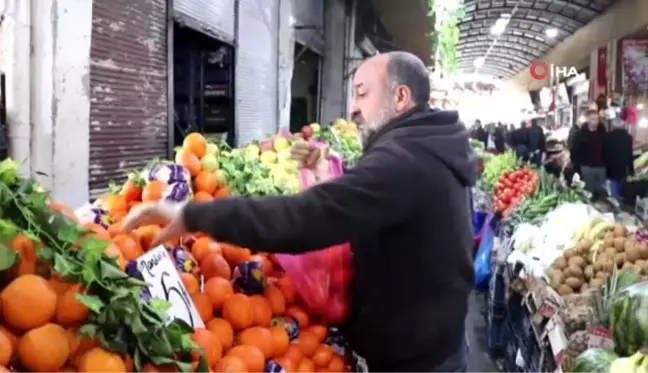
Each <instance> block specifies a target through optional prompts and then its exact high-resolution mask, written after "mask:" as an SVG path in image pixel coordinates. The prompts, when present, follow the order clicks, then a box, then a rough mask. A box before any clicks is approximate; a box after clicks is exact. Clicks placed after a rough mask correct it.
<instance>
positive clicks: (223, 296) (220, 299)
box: [203, 277, 234, 311]
mask: <svg viewBox="0 0 648 373" xmlns="http://www.w3.org/2000/svg"><path fill="white" fill-rule="evenodd" d="M203 292H204V293H205V294H207V296H208V297H209V299H210V300H211V302H212V306H213V307H214V311H218V310H220V309H221V307H222V306H223V303H225V301H226V300H227V299H228V298H229V297H231V296H232V295H234V289H233V288H232V284H231V283H230V282H229V281H228V280H226V279H224V278H223V277H212V278H210V279H209V280H207V282H205V288H204V289H203Z"/></svg>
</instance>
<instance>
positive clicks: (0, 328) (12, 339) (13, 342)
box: [0, 325, 20, 351]
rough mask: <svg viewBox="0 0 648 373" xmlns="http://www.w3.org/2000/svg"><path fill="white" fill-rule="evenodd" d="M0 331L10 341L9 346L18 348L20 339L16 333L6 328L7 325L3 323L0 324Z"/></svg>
mask: <svg viewBox="0 0 648 373" xmlns="http://www.w3.org/2000/svg"><path fill="white" fill-rule="evenodd" d="M0 333H1V334H4V336H5V337H7V338H9V341H10V342H11V346H13V350H14V351H16V349H17V348H18V340H19V339H20V338H18V336H17V335H16V333H14V332H13V331H11V330H9V329H7V327H5V326H4V325H0Z"/></svg>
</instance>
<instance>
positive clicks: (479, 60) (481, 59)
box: [474, 57, 486, 68]
mask: <svg viewBox="0 0 648 373" xmlns="http://www.w3.org/2000/svg"><path fill="white" fill-rule="evenodd" d="M484 62H486V58H484V57H477V58H475V62H474V64H475V67H476V68H480V67H482V66H484Z"/></svg>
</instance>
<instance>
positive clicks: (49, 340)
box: [18, 324, 70, 372]
mask: <svg viewBox="0 0 648 373" xmlns="http://www.w3.org/2000/svg"><path fill="white" fill-rule="evenodd" d="M69 356H70V346H69V344H68V338H67V335H66V334H65V329H63V327H61V326H60V325H57V324H45V325H43V326H40V327H37V328H35V329H31V330H30V331H28V332H27V333H25V335H23V336H22V337H21V338H20V341H18V361H19V362H20V365H21V366H22V367H23V368H25V369H26V370H27V371H28V372H54V371H57V370H59V369H61V368H62V367H63V366H64V365H65V363H66V362H67V359H68V357H69Z"/></svg>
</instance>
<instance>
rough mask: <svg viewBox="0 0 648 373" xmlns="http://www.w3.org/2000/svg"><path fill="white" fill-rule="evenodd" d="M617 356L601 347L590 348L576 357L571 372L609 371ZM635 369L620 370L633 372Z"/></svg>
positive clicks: (602, 372) (604, 372)
mask: <svg viewBox="0 0 648 373" xmlns="http://www.w3.org/2000/svg"><path fill="white" fill-rule="evenodd" d="M618 358H619V357H618V356H617V355H616V354H615V353H614V352H612V351H608V350H604V349H602V348H592V349H589V350H587V351H585V352H584V353H582V354H581V355H580V356H578V357H577V358H576V360H575V361H574V365H573V366H572V369H571V370H570V371H571V372H580V373H585V372H597V373H606V372H610V371H611V370H610V367H611V366H612V363H614V362H615V361H616V360H617V359H618ZM634 371H635V370H623V371H622V372H634Z"/></svg>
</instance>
